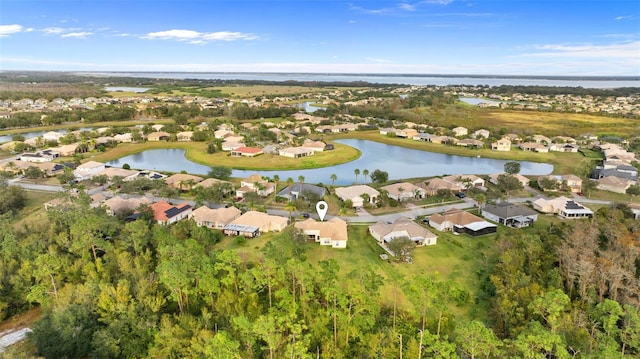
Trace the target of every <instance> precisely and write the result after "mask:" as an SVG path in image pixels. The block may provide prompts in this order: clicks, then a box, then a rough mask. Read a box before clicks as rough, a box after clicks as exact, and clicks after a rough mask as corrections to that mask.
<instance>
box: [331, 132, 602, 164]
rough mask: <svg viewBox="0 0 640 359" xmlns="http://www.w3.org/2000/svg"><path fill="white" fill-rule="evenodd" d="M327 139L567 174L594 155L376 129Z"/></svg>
mask: <svg viewBox="0 0 640 359" xmlns="http://www.w3.org/2000/svg"><path fill="white" fill-rule="evenodd" d="M326 138H327V139H339V138H345V139H346V138H357V139H362V140H369V141H375V142H380V143H386V144H389V145H395V146H400V147H406V148H412V149H416V150H422V151H430V152H437V153H444V154H449V155H457V156H468V157H477V156H480V157H486V158H495V159H499V160H511V161H529V162H541V163H550V164H552V165H553V173H554V174H567V173H573V172H575V171H576V169H578V168H583V166H584V165H585V163H589V162H591V161H594V160H595V159H594V158H591V157H585V156H583V155H582V154H580V153H560V152H549V153H536V152H528V151H522V150H518V149H513V150H511V151H508V152H501V151H492V150H491V149H487V148H484V149H471V148H466V147H463V146H450V145H442V144H435V143H430V142H422V141H413V140H411V139H404V138H397V137H388V136H384V135H381V134H380V133H379V132H378V131H353V132H349V133H345V134H335V135H327V136H326Z"/></svg>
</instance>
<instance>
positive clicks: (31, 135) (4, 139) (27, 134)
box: [0, 127, 93, 143]
mask: <svg viewBox="0 0 640 359" xmlns="http://www.w3.org/2000/svg"><path fill="white" fill-rule="evenodd" d="M79 130H80V131H91V130H93V128H91V127H82V128H79ZM47 132H58V133H67V132H69V130H66V129H62V130H55V131H33V132H25V133H16V135H21V136H23V137H24V139H25V140H26V139H29V138H34V137H40V136H42V135H44V134H45V133H47ZM11 138H13V135H2V136H0V143H5V142H9V141H11Z"/></svg>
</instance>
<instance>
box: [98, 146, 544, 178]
mask: <svg viewBox="0 0 640 359" xmlns="http://www.w3.org/2000/svg"><path fill="white" fill-rule="evenodd" d="M335 142H338V143H343V144H346V145H349V146H352V147H355V148H357V149H359V150H360V151H361V152H362V156H361V157H360V158H358V159H357V160H354V161H351V162H348V163H343V164H340V165H336V166H331V167H324V168H314V169H306V170H288V171H283V170H276V171H256V170H233V174H232V176H233V177H248V176H250V175H252V174H254V173H259V174H261V175H263V176H269V177H273V176H274V175H276V174H277V175H278V176H279V177H280V179H281V180H286V179H287V178H289V177H291V178H293V179H294V181H297V180H298V177H299V176H304V178H305V182H308V183H325V184H329V183H331V175H332V174H335V175H336V176H337V177H338V179H337V181H336V182H335V184H338V185H349V184H352V183H354V182H355V181H356V177H355V173H354V172H355V169H356V168H357V169H359V170H360V173H361V174H360V175H359V176H358V183H362V182H363V181H364V177H363V175H362V172H363V171H364V170H365V169H366V170H369V173H371V172H373V171H374V170H376V169H380V170H383V171H386V172H388V173H389V179H401V178H412V177H431V176H440V175H449V174H492V173H500V172H503V171H504V164H505V163H506V162H508V161H507V160H495V159H490V158H477V157H464V156H455V155H445V154H441V153H434V152H427V151H420V150H414V149H410V148H404V147H398V146H393V145H387V144H384V143H378V142H373V141H367V140H356V139H345V140H336V141H335ZM184 154H185V150H182V149H160V150H147V151H144V152H140V153H136V154H132V155H129V156H126V157H122V158H120V159H117V160H114V161H111V162H108V163H107V164H108V165H110V166H114V167H121V166H122V165H124V164H125V163H127V164H129V165H130V166H131V168H135V169H148V170H156V171H167V172H180V171H183V170H184V171H187V172H188V173H194V174H206V173H207V172H208V171H209V167H207V166H204V165H200V164H197V163H194V162H191V161H189V160H188V159H186V158H185V157H184ZM520 165H521V170H520V173H521V174H523V175H545V174H549V173H551V171H553V166H552V165H550V164H547V163H537V162H520ZM369 180H370V179H367V181H369Z"/></svg>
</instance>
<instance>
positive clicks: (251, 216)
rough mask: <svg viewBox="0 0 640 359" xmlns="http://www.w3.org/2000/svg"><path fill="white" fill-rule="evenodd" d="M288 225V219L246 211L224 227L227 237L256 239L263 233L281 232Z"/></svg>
mask: <svg viewBox="0 0 640 359" xmlns="http://www.w3.org/2000/svg"><path fill="white" fill-rule="evenodd" d="M288 224H289V219H288V218H286V217H281V216H273V215H270V214H267V213H263V212H257V211H248V212H246V213H245V214H243V215H241V216H240V217H238V218H236V219H235V220H233V221H231V223H229V224H227V225H226V226H225V227H224V230H223V233H224V234H226V235H228V236H244V237H249V238H253V237H257V236H259V235H260V233H264V232H281V231H282V230H284V229H285V228H286V227H287V225H288Z"/></svg>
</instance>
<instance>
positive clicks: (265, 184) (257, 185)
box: [236, 174, 276, 198]
mask: <svg viewBox="0 0 640 359" xmlns="http://www.w3.org/2000/svg"><path fill="white" fill-rule="evenodd" d="M275 187H276V186H275V183H271V182H269V181H266V180H264V179H263V178H262V176H260V175H259V174H254V175H251V176H249V177H247V178H245V179H243V180H242V181H240V188H238V189H237V190H236V197H238V198H242V197H243V196H244V194H245V193H248V192H255V193H257V194H258V195H259V196H262V197H266V196H268V195H270V194H271V193H273V192H274V191H275V190H276V188H275Z"/></svg>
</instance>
